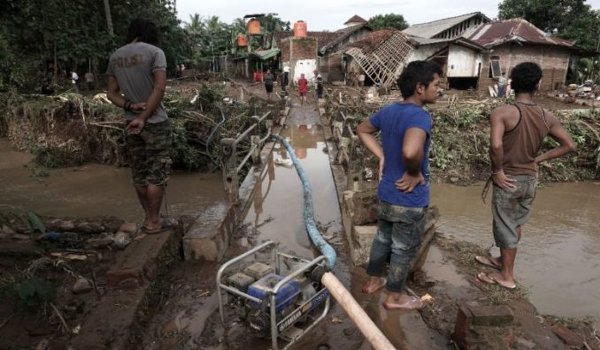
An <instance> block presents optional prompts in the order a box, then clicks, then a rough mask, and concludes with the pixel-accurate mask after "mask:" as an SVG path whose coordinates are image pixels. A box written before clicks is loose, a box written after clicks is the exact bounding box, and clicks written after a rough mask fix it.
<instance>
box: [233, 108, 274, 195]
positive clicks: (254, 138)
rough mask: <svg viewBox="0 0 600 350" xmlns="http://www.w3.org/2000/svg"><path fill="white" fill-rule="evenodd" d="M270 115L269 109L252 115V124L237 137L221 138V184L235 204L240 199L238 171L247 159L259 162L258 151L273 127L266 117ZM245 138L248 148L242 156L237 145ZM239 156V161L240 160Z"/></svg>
mask: <svg viewBox="0 0 600 350" xmlns="http://www.w3.org/2000/svg"><path fill="white" fill-rule="evenodd" d="M270 115H271V111H269V112H267V113H265V114H263V115H262V116H261V117H258V116H252V119H254V124H252V125H251V126H250V127H248V129H246V130H245V131H244V132H242V133H241V134H240V135H239V136H238V137H237V138H235V139H234V138H224V139H222V140H221V147H222V148H223V155H224V157H225V160H224V164H223V184H224V185H225V192H226V193H227V198H228V200H229V202H230V203H231V204H237V203H238V202H239V199H240V195H239V187H240V180H239V176H240V172H241V171H242V169H244V166H246V163H248V161H249V160H252V164H255V165H256V164H260V162H261V160H260V152H261V149H262V147H263V146H264V144H265V142H266V141H267V140H268V139H269V138H270V137H271V132H272V129H273V121H272V120H271V119H267V118H268V117H269V116H270ZM263 122H264V123H265V126H266V135H265V136H264V137H262V138H261V135H260V132H261V128H260V125H261V123H263ZM246 139H249V140H250V150H249V151H248V153H246V154H245V155H244V156H243V158H242V157H241V155H240V154H238V153H239V152H238V146H239V145H240V143H241V142H243V141H245V140H246ZM240 158H241V161H240Z"/></svg>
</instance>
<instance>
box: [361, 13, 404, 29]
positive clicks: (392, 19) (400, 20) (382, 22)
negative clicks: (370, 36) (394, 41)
mask: <svg viewBox="0 0 600 350" xmlns="http://www.w3.org/2000/svg"><path fill="white" fill-rule="evenodd" d="M369 25H370V26H371V27H373V29H382V28H396V29H398V30H403V29H406V28H408V22H406V20H405V19H404V16H402V15H399V14H395V13H388V14H385V15H376V16H373V17H371V18H369Z"/></svg>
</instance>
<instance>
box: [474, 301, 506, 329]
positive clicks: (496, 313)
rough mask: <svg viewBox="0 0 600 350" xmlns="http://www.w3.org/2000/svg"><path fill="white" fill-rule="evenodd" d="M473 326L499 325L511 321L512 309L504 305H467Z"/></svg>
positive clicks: (504, 324)
mask: <svg viewBox="0 0 600 350" xmlns="http://www.w3.org/2000/svg"><path fill="white" fill-rule="evenodd" d="M469 309H470V311H471V314H472V315H473V318H472V325H473V326H487V327H499V326H506V325H509V324H511V323H512V321H513V319H514V316H513V312H512V310H511V309H510V308H509V307H508V306H506V305H498V306H477V307H473V306H471V307H469Z"/></svg>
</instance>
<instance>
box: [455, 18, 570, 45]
mask: <svg viewBox="0 0 600 350" xmlns="http://www.w3.org/2000/svg"><path fill="white" fill-rule="evenodd" d="M463 37H465V38H467V39H469V40H472V41H474V42H476V43H478V44H480V45H483V46H485V47H487V48H490V47H493V46H497V45H500V44H503V43H506V42H510V41H513V42H523V43H531V44H539V45H553V46H564V47H574V44H573V43H572V42H570V41H568V40H564V39H560V38H557V37H553V36H550V35H547V34H546V33H544V32H543V31H542V30H540V29H539V28H537V27H536V26H534V25H533V24H531V23H529V22H527V21H526V20H524V19H523V18H513V19H507V20H504V21H498V22H492V23H487V24H481V25H479V26H477V27H474V28H471V29H469V30H467V31H466V32H465V33H464V34H463Z"/></svg>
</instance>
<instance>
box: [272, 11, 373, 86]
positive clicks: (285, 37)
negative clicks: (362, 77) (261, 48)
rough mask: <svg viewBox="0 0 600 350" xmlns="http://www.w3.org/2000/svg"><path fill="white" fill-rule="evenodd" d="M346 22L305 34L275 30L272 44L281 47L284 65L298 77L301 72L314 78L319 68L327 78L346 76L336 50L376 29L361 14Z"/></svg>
mask: <svg viewBox="0 0 600 350" xmlns="http://www.w3.org/2000/svg"><path fill="white" fill-rule="evenodd" d="M344 25H345V27H344V28H341V29H339V30H336V31H333V32H329V31H308V32H307V36H306V37H305V38H304V37H300V38H299V37H294V36H293V33H292V32H274V33H273V34H272V38H271V40H272V44H271V47H273V48H279V49H280V50H281V62H280V63H281V65H282V66H283V67H285V66H289V67H290V70H291V76H292V77H293V79H295V80H297V78H298V77H299V74H300V73H304V74H305V75H306V76H307V78H308V79H309V80H310V79H312V78H314V72H315V71H318V72H319V74H321V75H322V76H323V80H324V81H336V80H337V81H339V80H344V71H343V68H342V66H343V62H342V60H341V59H342V57H341V55H340V54H335V53H336V52H337V51H338V50H339V49H340V48H342V47H343V46H344V45H346V44H348V43H352V42H355V41H357V40H359V39H360V38H361V37H362V36H364V35H365V34H367V33H370V32H371V31H372V29H371V27H369V25H368V22H367V21H366V20H364V19H362V18H361V17H359V16H357V15H354V16H353V17H351V18H350V19H349V20H348V21H346V22H345V23H344ZM315 47H316V49H315ZM298 50H300V51H301V52H300V51H298ZM296 68H297V69H296Z"/></svg>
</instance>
